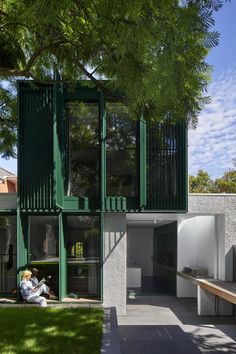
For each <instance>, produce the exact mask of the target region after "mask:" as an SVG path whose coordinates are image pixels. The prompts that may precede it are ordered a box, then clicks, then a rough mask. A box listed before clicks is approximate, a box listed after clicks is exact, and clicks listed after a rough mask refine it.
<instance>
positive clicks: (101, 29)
mask: <svg viewBox="0 0 236 354" xmlns="http://www.w3.org/2000/svg"><path fill="white" fill-rule="evenodd" d="M222 5H223V1H221V0H135V2H134V1H133V0H125V1H123V0H121V1H117V0H109V1H108V0H60V1H58V0H50V1H48V0H21V1H19V0H4V2H2V4H1V7H0V49H1V50H0V78H2V79H4V80H8V79H9V78H14V79H15V78H16V77H20V78H22V77H23V78H33V79H35V80H39V81H46V82H48V81H50V80H52V79H53V72H55V70H56V71H57V72H59V74H60V77H61V79H62V80H63V81H65V82H68V83H73V82H74V81H75V80H78V79H81V78H86V79H89V80H91V82H92V83H93V84H94V85H95V86H97V87H98V88H100V89H101V90H103V91H105V92H114V91H117V90H118V91H119V92H122V93H123V94H124V96H123V97H121V98H120V100H121V101H123V103H125V104H127V105H128V106H130V108H131V110H132V112H133V114H134V116H136V117H140V115H142V114H144V116H145V117H146V119H151V120H157V119H158V120H166V119H169V120H173V121H176V120H177V119H185V120H187V121H188V122H191V123H192V124H193V125H194V126H196V124H197V116H198V113H199V111H200V110H201V108H202V106H203V104H204V103H206V102H208V101H209V98H207V97H204V92H205V91H206V88H207V83H208V80H209V67H208V65H207V64H206V63H205V61H204V58H205V56H206V54H207V53H208V50H209V48H211V47H213V46H216V45H217V43H218V37H219V36H218V33H216V32H214V31H213V32H210V27H211V26H212V25H213V24H214V21H213V17H212V16H213V12H214V11H218V10H219V9H220V8H221V7H222ZM104 78H106V79H110V81H109V82H108V83H104V82H102V80H101V79H104ZM0 91H1V96H0V99H1V102H5V103H1V106H0V117H1V122H0V124H1V129H4V132H5V130H6V131H8V132H9V134H10V135H9V137H7V135H6V136H5V135H4V136H0V154H2V153H4V154H5V156H11V155H14V151H13V150H12V144H13V145H14V139H15V131H14V119H15V115H14V112H13V111H14V104H15V103H14V102H13V101H12V100H11V93H10V92H9V91H8V93H2V92H3V91H4V88H3V87H2V86H1V87H0ZM5 92H7V91H5ZM4 95H7V96H6V97H5V96H4ZM5 98H6V99H5ZM9 98H10V100H11V102H8V99H9ZM7 102H8V103H7ZM4 105H5V107H6V105H7V108H5V113H4V109H3V110H2V107H3V106H4ZM3 120H4V122H3ZM5 121H6V122H8V123H9V122H10V123H9V124H10V125H11V121H13V131H12V126H8V128H6V127H7V125H8V123H5ZM4 134H5V133H4ZM6 134H8V133H6Z"/></svg>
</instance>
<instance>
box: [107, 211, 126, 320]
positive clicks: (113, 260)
mask: <svg viewBox="0 0 236 354" xmlns="http://www.w3.org/2000/svg"><path fill="white" fill-rule="evenodd" d="M103 249H104V254H103V304H104V306H105V307H111V306H115V307H116V310H117V313H118V314H119V315H125V314H126V272H127V269H126V267H127V256H126V255H127V237H126V216H125V214H123V213H122V214H121V213H116V214H115V213H107V214H105V216H104V239H103Z"/></svg>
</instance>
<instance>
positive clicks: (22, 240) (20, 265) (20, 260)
mask: <svg viewBox="0 0 236 354" xmlns="http://www.w3.org/2000/svg"><path fill="white" fill-rule="evenodd" d="M27 251H28V217H27V215H23V214H22V213H21V212H20V209H19V208H18V209H17V261H16V262H17V284H19V282H20V280H21V279H20V275H21V271H22V270H23V269H25V268H26V267H27V264H28V252H27Z"/></svg>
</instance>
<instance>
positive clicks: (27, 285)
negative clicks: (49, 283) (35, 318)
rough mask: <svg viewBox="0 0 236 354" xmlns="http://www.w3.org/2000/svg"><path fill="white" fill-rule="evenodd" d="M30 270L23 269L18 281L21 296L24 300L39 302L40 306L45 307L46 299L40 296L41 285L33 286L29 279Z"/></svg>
mask: <svg viewBox="0 0 236 354" xmlns="http://www.w3.org/2000/svg"><path fill="white" fill-rule="evenodd" d="M31 275H32V272H30V271H29V270H25V271H24V272H23V275H22V280H21V282H20V293H21V296H22V298H23V299H24V300H25V301H26V302H32V303H36V304H39V306H41V307H47V300H46V299H45V297H43V296H40V295H41V293H42V291H43V290H42V286H40V287H39V288H38V287H35V286H33V284H32V283H31V281H30V278H31Z"/></svg>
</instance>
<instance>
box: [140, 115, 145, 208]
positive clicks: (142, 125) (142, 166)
mask: <svg viewBox="0 0 236 354" xmlns="http://www.w3.org/2000/svg"><path fill="white" fill-rule="evenodd" d="M146 160H147V158H146V122H145V120H144V119H140V121H139V195H140V197H139V198H140V200H139V202H140V208H141V209H143V208H144V207H145V206H146V204H147V192H146V190H147V178H146V170H147V161H146Z"/></svg>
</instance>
